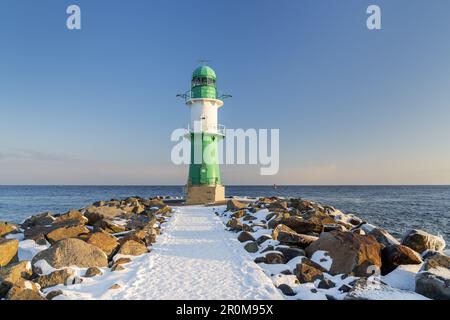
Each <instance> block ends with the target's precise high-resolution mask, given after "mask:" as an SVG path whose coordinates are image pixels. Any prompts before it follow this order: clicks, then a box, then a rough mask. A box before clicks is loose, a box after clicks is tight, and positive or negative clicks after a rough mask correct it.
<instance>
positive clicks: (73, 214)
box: [53, 210, 88, 224]
mask: <svg viewBox="0 0 450 320" xmlns="http://www.w3.org/2000/svg"><path fill="white" fill-rule="evenodd" d="M66 222H71V223H76V224H86V223H87V222H88V218H86V217H85V216H84V215H83V214H82V213H81V212H80V211H78V210H71V211H69V212H66V213H65V214H62V215H60V216H59V217H56V219H55V221H53V224H59V223H66Z"/></svg>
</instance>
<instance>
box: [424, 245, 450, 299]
mask: <svg viewBox="0 0 450 320" xmlns="http://www.w3.org/2000/svg"><path fill="white" fill-rule="evenodd" d="M416 292H417V293H419V294H421V295H424V296H426V297H428V298H431V299H437V300H450V257H448V256H446V255H443V254H440V253H435V254H433V255H432V256H431V257H429V258H428V259H427V260H426V261H425V263H424V265H423V266H422V268H421V270H420V272H419V273H418V274H417V275H416Z"/></svg>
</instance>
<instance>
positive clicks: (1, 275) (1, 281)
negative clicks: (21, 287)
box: [0, 261, 33, 298]
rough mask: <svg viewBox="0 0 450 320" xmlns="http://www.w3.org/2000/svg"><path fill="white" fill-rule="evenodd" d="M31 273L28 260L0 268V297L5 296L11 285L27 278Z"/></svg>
mask: <svg viewBox="0 0 450 320" xmlns="http://www.w3.org/2000/svg"><path fill="white" fill-rule="evenodd" d="M32 273H33V272H32V271H31V263H30V261H21V262H17V263H13V264H10V265H8V266H7V267H2V268H0V298H2V297H3V296H5V295H6V293H7V292H8V291H9V289H11V287H13V286H15V285H18V284H19V283H20V282H21V281H22V280H27V279H29V278H30V277H31V275H32Z"/></svg>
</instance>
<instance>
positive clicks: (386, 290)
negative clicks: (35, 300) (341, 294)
mask: <svg viewBox="0 0 450 320" xmlns="http://www.w3.org/2000/svg"><path fill="white" fill-rule="evenodd" d="M380 299H383V300H427V299H426V298H425V297H424V296H421V295H419V294H417V293H414V292H412V291H407V290H400V289H396V288H393V287H391V286H388V285H387V284H385V283H383V282H381V281H379V280H378V279H377V278H372V277H371V278H360V279H358V281H356V282H355V284H354V285H353V288H352V289H350V290H349V291H348V293H347V295H346V296H345V298H344V300H380Z"/></svg>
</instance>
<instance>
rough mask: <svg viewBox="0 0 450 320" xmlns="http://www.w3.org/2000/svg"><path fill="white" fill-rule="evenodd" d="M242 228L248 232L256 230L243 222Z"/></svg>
mask: <svg viewBox="0 0 450 320" xmlns="http://www.w3.org/2000/svg"><path fill="white" fill-rule="evenodd" d="M242 230H243V231H247V232H255V230H253V228H252V227H251V226H249V225H248V224H246V223H244V224H242Z"/></svg>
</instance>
